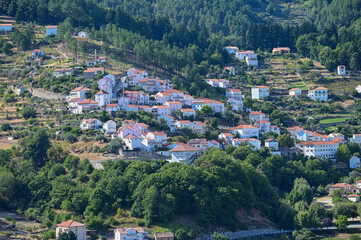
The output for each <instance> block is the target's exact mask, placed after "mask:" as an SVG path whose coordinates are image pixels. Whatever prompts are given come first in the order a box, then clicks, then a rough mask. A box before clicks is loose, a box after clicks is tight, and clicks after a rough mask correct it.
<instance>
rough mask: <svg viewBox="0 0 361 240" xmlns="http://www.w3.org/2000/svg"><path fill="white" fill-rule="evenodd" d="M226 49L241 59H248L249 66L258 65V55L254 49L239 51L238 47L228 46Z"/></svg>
mask: <svg viewBox="0 0 361 240" xmlns="http://www.w3.org/2000/svg"><path fill="white" fill-rule="evenodd" d="M226 50H227V52H228V53H229V54H232V55H233V56H234V57H235V58H237V59H238V60H240V61H246V64H247V66H251V67H258V57H257V54H255V53H254V52H253V51H239V49H238V47H234V46H227V47H226Z"/></svg>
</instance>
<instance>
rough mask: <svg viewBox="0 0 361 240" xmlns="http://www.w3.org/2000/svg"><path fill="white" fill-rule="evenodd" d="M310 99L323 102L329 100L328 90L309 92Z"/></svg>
mask: <svg viewBox="0 0 361 240" xmlns="http://www.w3.org/2000/svg"><path fill="white" fill-rule="evenodd" d="M308 97H309V98H311V99H312V100H313V101H317V100H318V101H323V102H326V101H327V100H328V89H327V88H324V87H318V88H316V89H313V90H310V91H308Z"/></svg>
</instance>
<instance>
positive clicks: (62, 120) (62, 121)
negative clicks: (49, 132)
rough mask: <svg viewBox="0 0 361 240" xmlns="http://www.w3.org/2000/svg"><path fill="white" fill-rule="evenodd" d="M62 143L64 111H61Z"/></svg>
mask: <svg viewBox="0 0 361 240" xmlns="http://www.w3.org/2000/svg"><path fill="white" fill-rule="evenodd" d="M60 121H61V141H63V110H61V118H60Z"/></svg>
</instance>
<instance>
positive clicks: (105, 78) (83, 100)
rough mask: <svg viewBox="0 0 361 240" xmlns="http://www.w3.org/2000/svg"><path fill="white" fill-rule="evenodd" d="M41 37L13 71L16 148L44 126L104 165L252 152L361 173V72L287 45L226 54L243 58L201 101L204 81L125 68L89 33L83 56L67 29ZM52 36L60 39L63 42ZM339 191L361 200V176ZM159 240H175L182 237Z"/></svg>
mask: <svg viewBox="0 0 361 240" xmlns="http://www.w3.org/2000/svg"><path fill="white" fill-rule="evenodd" d="M18 25H19V24H15V23H12V24H0V32H1V35H0V37H3V38H10V34H11V32H12V31H14V28H17V27H18ZM38 29H41V30H40V33H39V32H37V33H36V37H35V38H36V42H37V43H38V44H32V47H31V49H30V50H28V51H26V52H25V53H24V52H22V51H20V50H18V49H16V48H15V47H14V48H13V49H12V51H13V54H11V55H8V56H6V58H4V59H3V60H2V63H1V67H0V69H1V76H0V77H1V80H2V82H1V83H0V84H1V86H2V93H1V95H2V97H3V104H2V106H1V111H2V113H1V121H0V123H1V124H2V125H1V126H2V127H1V130H2V132H1V142H2V143H4V147H2V148H4V149H6V148H7V147H9V145H10V146H11V145H12V146H14V147H13V148H15V149H17V148H19V147H20V145H21V139H22V138H24V137H26V136H28V135H29V132H32V131H35V130H36V129H37V128H39V127H40V126H41V127H47V128H48V129H49V134H50V136H51V139H52V140H51V141H52V143H53V144H60V145H61V146H62V147H64V148H66V149H67V150H68V151H69V152H71V154H73V155H74V156H77V157H80V158H87V159H88V160H89V162H90V163H91V164H92V165H93V167H95V168H96V169H104V166H103V165H101V164H99V163H104V162H107V161H115V160H116V159H124V160H126V161H137V160H140V161H148V160H156V161H166V162H168V163H182V164H186V165H192V164H194V163H195V161H196V160H197V159H199V158H201V157H202V155H204V154H207V153H209V152H210V151H212V149H215V148H217V149H220V150H222V151H225V152H227V153H230V154H231V153H234V151H236V149H239V148H240V147H244V146H247V147H250V149H252V151H255V152H257V153H260V154H264V155H265V156H268V157H271V156H273V155H277V156H280V157H281V156H282V157H285V158H288V159H290V160H295V161H296V160H299V159H301V158H304V159H306V160H307V159H321V160H325V161H326V160H327V161H330V162H331V163H330V166H332V168H334V169H338V170H340V171H345V169H347V170H346V171H349V172H352V171H353V170H356V172H358V173H360V167H361V166H360V164H361V155H360V151H359V150H360V147H359V145H360V144H361V127H360V125H361V123H360V121H361V118H360V116H359V115H357V114H358V112H359V110H360V102H361V100H360V96H361V79H360V75H359V73H358V72H357V71H349V70H347V69H346V67H345V66H343V65H339V66H337V69H334V72H329V71H327V70H326V69H325V68H324V67H323V66H321V65H320V64H319V63H317V62H315V61H312V60H310V59H305V58H301V57H300V56H299V55H298V54H297V53H292V51H291V49H290V48H289V47H287V46H284V47H279V46H274V49H273V51H272V52H270V53H266V52H255V51H251V50H248V49H238V47H236V46H224V50H225V51H227V52H228V54H229V55H230V58H231V59H232V61H231V62H230V64H227V66H223V69H218V70H217V71H209V72H208V70H207V72H208V73H207V74H205V76H204V77H203V78H202V79H201V83H199V86H205V89H206V90H205V91H207V90H208V89H209V91H212V92H211V95H203V96H201V95H199V94H192V93H193V91H192V88H195V86H194V85H192V86H191V87H190V88H189V89H188V90H186V89H184V88H186V87H181V86H183V85H184V84H183V82H182V81H184V80H182V78H183V76H182V75H179V74H177V73H174V72H173V73H170V74H169V73H167V74H165V73H164V71H162V70H159V71H157V68H156V67H154V66H153V65H152V64H149V65H146V64H137V61H131V58H129V59H127V60H122V63H120V62H119V61H118V60H115V59H114V58H113V57H110V54H109V51H111V50H109V49H108V50H107V51H106V50H104V47H99V46H98V45H97V43H96V41H95V40H94V39H92V38H91V36H90V35H89V34H88V33H87V31H85V30H81V29H77V31H76V33H75V34H74V36H72V37H73V38H74V39H76V41H77V42H79V44H82V42H88V49H87V50H84V52H83V55H84V56H83V57H82V58H81V57H79V56H77V57H75V54H72V53H71V52H70V51H68V50H67V49H66V48H65V47H64V46H63V43H62V42H61V41H57V40H56V39H57V37H58V36H57V34H58V26H56V25H50V26H42V27H40V28H39V27H38ZM78 30H79V31H78ZM40 36H41V37H40ZM44 39H51V40H49V42H50V41H51V42H52V43H51V46H50V44H48V43H43V42H44ZM90 43H91V44H90ZM108 47H109V48H111V46H108ZM2 54H3V56H5V54H4V53H2ZM76 54H77V55H78V53H76ZM73 55H74V56H73ZM79 55H80V54H79ZM19 59H20V60H19ZM11 61H13V62H11ZM15 61H16V63H15ZM120 64H122V65H123V66H122V67H119V65H120ZM15 65H16V67H15ZM15 71H17V72H16V73H15ZM339 81H341V82H342V81H344V82H345V84H342V83H341V85H342V86H340V85H337V84H339ZM346 82H347V83H346ZM192 84H193V83H192ZM39 92H41V93H42V94H39ZM52 94H55V95H54V96H53V95H52ZM44 95H45V96H44ZM21 115H22V116H21ZM19 156H20V155H19ZM340 179H341V178H340ZM346 180H347V179H346ZM328 185H329V186H328V188H327V191H328V192H327V193H326V195H330V196H332V197H333V198H335V195H338V196H339V198H340V199H341V198H343V199H348V200H349V201H351V202H358V201H360V195H359V194H360V189H361V187H360V180H358V181H357V182H355V183H350V182H349V181H348V182H339V183H337V182H334V183H333V184H328ZM335 191H336V193H335ZM337 191H338V192H337ZM72 229H73V230H72ZM74 229H75V230H74ZM87 230H88V231H89V229H86V226H85V224H83V223H80V222H77V221H74V220H68V221H64V222H62V223H59V224H58V225H57V230H56V236H57V237H59V234H61V233H62V232H64V231H65V232H69V231H72V232H75V233H76V235H77V239H78V240H83V239H84V240H85V239H86V234H87ZM113 234H114V236H110V237H109V238H112V239H129V240H130V239H139V240H143V239H147V238H148V237H149V232H148V231H147V230H146V229H145V228H142V227H139V226H132V227H131V226H128V227H121V228H116V229H115V230H114V232H113ZM153 237H154V239H156V240H157V239H160V240H165V239H168V240H169V239H174V234H173V233H171V232H163V233H155V234H153Z"/></svg>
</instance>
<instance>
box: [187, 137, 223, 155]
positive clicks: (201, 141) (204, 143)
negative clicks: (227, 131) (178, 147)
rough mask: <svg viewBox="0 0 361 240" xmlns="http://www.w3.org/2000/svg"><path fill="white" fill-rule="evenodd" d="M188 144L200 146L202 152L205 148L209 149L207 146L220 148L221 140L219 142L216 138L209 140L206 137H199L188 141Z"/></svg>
mask: <svg viewBox="0 0 361 240" xmlns="http://www.w3.org/2000/svg"><path fill="white" fill-rule="evenodd" d="M187 145H188V146H192V147H196V148H199V149H200V150H201V151H202V152H204V151H205V150H207V148H211V147H217V148H220V147H221V144H220V143H219V142H217V141H216V140H210V141H208V140H207V139H205V138H202V139H199V138H196V139H191V140H189V141H188V143H187Z"/></svg>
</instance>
